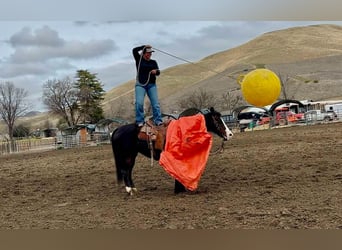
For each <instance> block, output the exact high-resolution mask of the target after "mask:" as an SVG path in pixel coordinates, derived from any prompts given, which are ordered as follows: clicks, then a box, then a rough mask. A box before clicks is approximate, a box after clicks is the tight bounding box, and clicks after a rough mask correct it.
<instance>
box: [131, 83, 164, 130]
mask: <svg viewBox="0 0 342 250" xmlns="http://www.w3.org/2000/svg"><path fill="white" fill-rule="evenodd" d="M146 94H147V96H148V98H149V99H150V102H151V106H152V113H153V122H154V123H155V124H156V125H159V124H160V123H162V122H163V120H162V116H161V111H160V105H159V101H158V92H157V85H156V84H155V83H149V84H147V85H146V86H143V85H141V84H140V83H138V82H137V83H136V84H135V121H136V123H137V124H139V123H144V121H145V115H144V99H145V96H146Z"/></svg>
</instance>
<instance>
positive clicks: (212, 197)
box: [0, 123, 342, 229]
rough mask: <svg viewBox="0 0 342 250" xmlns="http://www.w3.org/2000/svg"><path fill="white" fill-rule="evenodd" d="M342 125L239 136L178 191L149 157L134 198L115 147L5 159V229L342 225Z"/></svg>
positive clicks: (0, 223)
mask: <svg viewBox="0 0 342 250" xmlns="http://www.w3.org/2000/svg"><path fill="white" fill-rule="evenodd" d="M341 152H342V123H334V124H324V125H315V126H301V127H290V128H282V129H272V130H264V131H253V132H245V133H236V134H235V137H234V138H233V139H232V140H231V141H229V142H227V143H226V144H225V151H224V152H223V153H222V154H217V155H211V156H210V158H209V161H208V164H207V167H206V170H205V172H204V174H203V176H202V179H201V182H200V185H199V189H198V191H197V192H195V193H192V194H181V195H174V194H173V180H172V179H171V177H170V176H169V175H168V174H167V173H166V172H165V171H164V170H163V169H162V168H161V167H160V166H159V165H158V163H157V162H154V165H153V166H152V167H151V166H150V159H148V158H144V157H143V156H139V157H138V158H137V163H136V166H135V169H134V179H135V184H136V186H137V188H138V194H137V195H136V196H132V197H130V196H127V195H126V194H125V191H124V188H123V187H122V186H120V187H117V186H116V180H115V170H114V161H113V156H112V152H111V147H110V145H105V146H97V147H88V148H80V149H68V150H66V149H65V150H55V151H49V152H41V153H30V154H20V155H19V154H16V155H8V156H1V157H0V197H1V205H0V206H1V209H0V228H1V229H10V228H21V229H31V228H39V229H44V228H63V229H70V228H75V229H78V228H120V229H123V228H131V229H132V228H139V229H151V228H154V229H158V228H166V229H168V228H171V229H176V228H178V229H187V228H203V229H211V228H267V229H274V228H281V229H284V228H342V158H341Z"/></svg>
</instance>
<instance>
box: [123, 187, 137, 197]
mask: <svg viewBox="0 0 342 250" xmlns="http://www.w3.org/2000/svg"><path fill="white" fill-rule="evenodd" d="M125 188H126V192H127V193H128V194H129V195H133V193H136V192H138V190H137V189H136V188H135V187H134V188H132V187H127V186H126V187H125Z"/></svg>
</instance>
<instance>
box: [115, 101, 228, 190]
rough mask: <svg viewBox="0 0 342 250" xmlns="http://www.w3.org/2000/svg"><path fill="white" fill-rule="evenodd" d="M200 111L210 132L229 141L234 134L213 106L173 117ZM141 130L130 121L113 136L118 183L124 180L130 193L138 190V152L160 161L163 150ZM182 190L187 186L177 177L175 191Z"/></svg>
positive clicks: (191, 110) (117, 129) (190, 114)
mask: <svg viewBox="0 0 342 250" xmlns="http://www.w3.org/2000/svg"><path fill="white" fill-rule="evenodd" d="M198 113H200V114H202V115H204V118H205V125H206V128H207V131H208V132H212V133H214V134H216V135H218V136H219V137H221V138H223V141H227V140H228V139H230V138H231V137H232V136H233V133H232V132H231V130H230V129H229V128H228V126H227V125H226V124H225V122H224V121H223V119H222V118H221V113H220V112H218V111H216V110H215V109H214V108H213V107H211V108H209V109H203V110H198V109H195V108H191V109H188V110H185V111H183V112H182V113H181V114H180V115H179V116H178V117H174V116H173V118H174V119H179V118H180V117H182V116H192V115H195V114H198ZM139 132H140V128H139V127H138V126H137V125H136V124H135V123H130V124H126V125H122V126H120V127H118V128H116V129H115V130H114V131H113V133H112V136H111V144H112V150H113V155H114V162H115V167H116V178H117V182H118V184H121V183H122V182H124V184H125V189H126V192H127V193H128V194H130V195H132V194H133V193H134V192H137V189H136V188H135V185H134V182H133V179H132V172H133V167H134V164H135V160H136V157H137V155H138V153H140V154H142V155H144V156H146V157H148V158H152V157H153V159H154V160H156V161H158V160H159V159H160V154H161V152H162V150H160V149H153V150H151V146H152V147H153V146H154V145H151V141H150V142H148V141H146V140H141V139H139V138H138V134H139ZM181 192H186V188H185V187H184V186H183V185H182V184H181V183H180V182H179V181H177V180H176V179H175V186H174V193H175V194H177V193H181Z"/></svg>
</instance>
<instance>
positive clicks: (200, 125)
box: [159, 114, 212, 191]
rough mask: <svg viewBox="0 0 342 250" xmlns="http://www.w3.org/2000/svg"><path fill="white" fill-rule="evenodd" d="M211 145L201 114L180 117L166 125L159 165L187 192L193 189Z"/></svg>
mask: <svg viewBox="0 0 342 250" xmlns="http://www.w3.org/2000/svg"><path fill="white" fill-rule="evenodd" d="M211 146H212V136H211V134H210V133H208V132H207V128H206V125H205V119H204V116H203V115H201V114H198V115H194V116H189V117H181V118H179V119H178V120H173V121H171V122H170V124H169V126H168V129H167V133H166V143H165V148H164V151H163V152H162V153H161V155H160V159H159V164H160V165H161V166H162V167H163V168H164V169H165V171H166V172H168V173H169V174H170V175H171V176H172V177H173V178H175V179H177V180H178V181H179V182H180V183H182V184H183V185H184V186H185V187H186V188H187V189H188V190H191V191H193V190H196V189H197V187H198V183H199V180H200V178H201V175H202V173H203V171H204V169H205V166H206V164H207V161H208V157H209V152H210V149H211Z"/></svg>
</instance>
